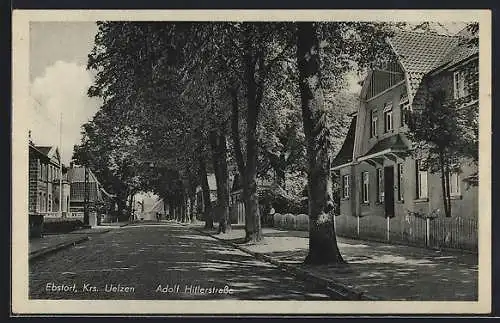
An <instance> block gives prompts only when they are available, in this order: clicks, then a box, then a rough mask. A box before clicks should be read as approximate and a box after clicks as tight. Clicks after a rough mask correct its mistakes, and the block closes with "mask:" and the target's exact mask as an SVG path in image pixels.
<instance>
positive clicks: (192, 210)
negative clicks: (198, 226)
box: [189, 194, 196, 223]
mask: <svg viewBox="0 0 500 323" xmlns="http://www.w3.org/2000/svg"><path fill="white" fill-rule="evenodd" d="M195 201H196V196H195V195H194V194H190V195H189V216H190V219H189V221H190V222H191V223H193V222H195V219H196V213H195Z"/></svg>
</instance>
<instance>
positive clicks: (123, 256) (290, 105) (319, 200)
mask: <svg viewBox="0 0 500 323" xmlns="http://www.w3.org/2000/svg"><path fill="white" fill-rule="evenodd" d="M120 15H121V16H120ZM490 55H491V16H490V13H489V12H488V11H485V10H482V11H481V10H448V11H446V12H441V11H432V10H427V11H425V10H414V11H404V12H403V11H398V10H392V11H383V10H380V11H376V10H374V11H369V10H347V11H335V10H332V11H331V12H329V11H328V10H322V11H307V10H303V11H288V12H287V11H286V10H285V11H280V13H278V12H276V11H272V10H267V11H266V10H260V11H259V10H254V11H241V12H238V11H224V12H219V13H217V14H214V12H213V11H210V12H205V13H204V12H203V10H200V11H198V13H197V14H193V12H190V11H178V13H173V12H172V11H166V12H164V13H162V11H161V10H158V11H156V12H154V13H151V15H150V16H148V15H146V14H144V13H137V12H135V13H134V12H133V11H131V12H129V13H127V12H126V11H120V12H118V11H114V12H111V13H110V12H102V11H92V12H86V11H85V10H80V11H72V10H67V11H65V12H63V13H61V12H57V11H56V10H54V11H50V10H47V11H42V12H40V11H36V10H34V11H30V12H28V10H26V11H23V10H17V12H16V11H14V12H13V55H12V59H13V65H12V66H13V101H12V102H13V108H12V118H13V119H12V121H13V123H12V129H13V130H12V143H13V144H12V147H13V157H12V158H13V162H14V164H15V165H16V168H13V174H12V187H13V190H12V191H13V208H12V257H13V259H12V261H13V266H12V282H13V283H12V286H13V287H12V296H13V303H14V307H13V310H14V311H16V310H17V311H18V313H101V314H105V313H142V314H151V313H160V314H161V313H177V314H183V313H194V314H202V313H223V314H224V313H267V314H279V313H295V314H297V313H298V314H300V313H319V314H325V313H354V314H356V313H487V312H489V311H490V306H491V304H490V303H491V302H490V300H491V295H490V294H491V282H490V280H491V277H490V275H491V269H490V267H489V264H490V263H491V252H490V248H491V236H490V234H491V221H490V219H491V209H490V202H491V192H490V186H489V185H490V172H491V162H490V146H491V144H490V142H491V141H490V140H491V138H490V134H491V130H490V128H489V127H490V126H491V124H490V119H491V111H490V110H491V74H490V73H491V56H490ZM83 301H85V302H83ZM206 301H207V302H206ZM213 301H221V302H220V303H219V302H213ZM282 301H287V302H282ZM304 301H306V302H304ZM66 302H68V303H67V306H66V305H64V304H66ZM88 302H90V303H88ZM61 304H63V305H61ZM85 304H91V305H85Z"/></svg>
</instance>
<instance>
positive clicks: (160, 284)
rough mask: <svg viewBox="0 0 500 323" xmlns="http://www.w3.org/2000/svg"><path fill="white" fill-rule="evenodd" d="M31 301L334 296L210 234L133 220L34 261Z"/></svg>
mask: <svg viewBox="0 0 500 323" xmlns="http://www.w3.org/2000/svg"><path fill="white" fill-rule="evenodd" d="M29 282H30V298H32V299H203V300H210V299H222V298H225V299H244V300H250V299H254V300H265V299H273V300H280V299H281V300H328V299H335V298H333V297H332V295H328V294H325V293H326V292H325V291H324V290H320V289H318V288H315V287H314V286H312V285H311V284H310V283H308V282H304V281H300V280H299V279H297V278H296V277H294V276H291V275H290V274H287V273H284V272H283V271H281V270H280V269H278V268H277V267H275V266H274V265H271V264H268V263H265V262H262V261H258V260H256V259H255V258H253V257H252V256H250V255H248V254H245V253H243V252H242V251H239V250H236V249H233V248H232V247H229V246H227V245H225V244H223V243H222V242H219V241H217V240H215V239H213V238H211V237H208V236H204V235H202V234H200V233H197V232H196V231H193V230H191V229H189V228H187V227H185V226H182V225H178V224H171V223H164V224H157V225H130V226H127V227H123V228H119V229H115V230H112V231H111V232H108V233H105V234H99V235H94V236H92V237H90V241H87V242H84V243H82V244H80V245H76V246H74V247H71V248H68V249H65V250H62V251H59V252H57V253H55V254H52V255H49V256H47V257H44V258H41V259H39V260H36V261H33V262H32V263H31V264H30V277H29Z"/></svg>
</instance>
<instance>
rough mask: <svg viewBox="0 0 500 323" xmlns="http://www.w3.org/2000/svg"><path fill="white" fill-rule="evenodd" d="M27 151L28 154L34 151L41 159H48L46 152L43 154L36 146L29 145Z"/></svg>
mask: <svg viewBox="0 0 500 323" xmlns="http://www.w3.org/2000/svg"><path fill="white" fill-rule="evenodd" d="M29 152H30V154H31V153H35V154H37V155H38V156H39V157H40V158H42V159H43V160H49V157H47V155H46V154H44V153H43V152H41V151H40V150H39V149H38V148H37V147H36V146H33V145H31V144H30V145H29Z"/></svg>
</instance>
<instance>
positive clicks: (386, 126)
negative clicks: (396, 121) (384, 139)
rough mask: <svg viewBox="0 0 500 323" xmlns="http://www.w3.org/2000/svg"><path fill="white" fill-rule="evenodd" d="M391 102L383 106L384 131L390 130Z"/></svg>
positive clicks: (391, 124)
mask: <svg viewBox="0 0 500 323" xmlns="http://www.w3.org/2000/svg"><path fill="white" fill-rule="evenodd" d="M392 126H393V123H392V102H390V103H386V104H385V106H384V132H389V131H392V128H393V127H392Z"/></svg>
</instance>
